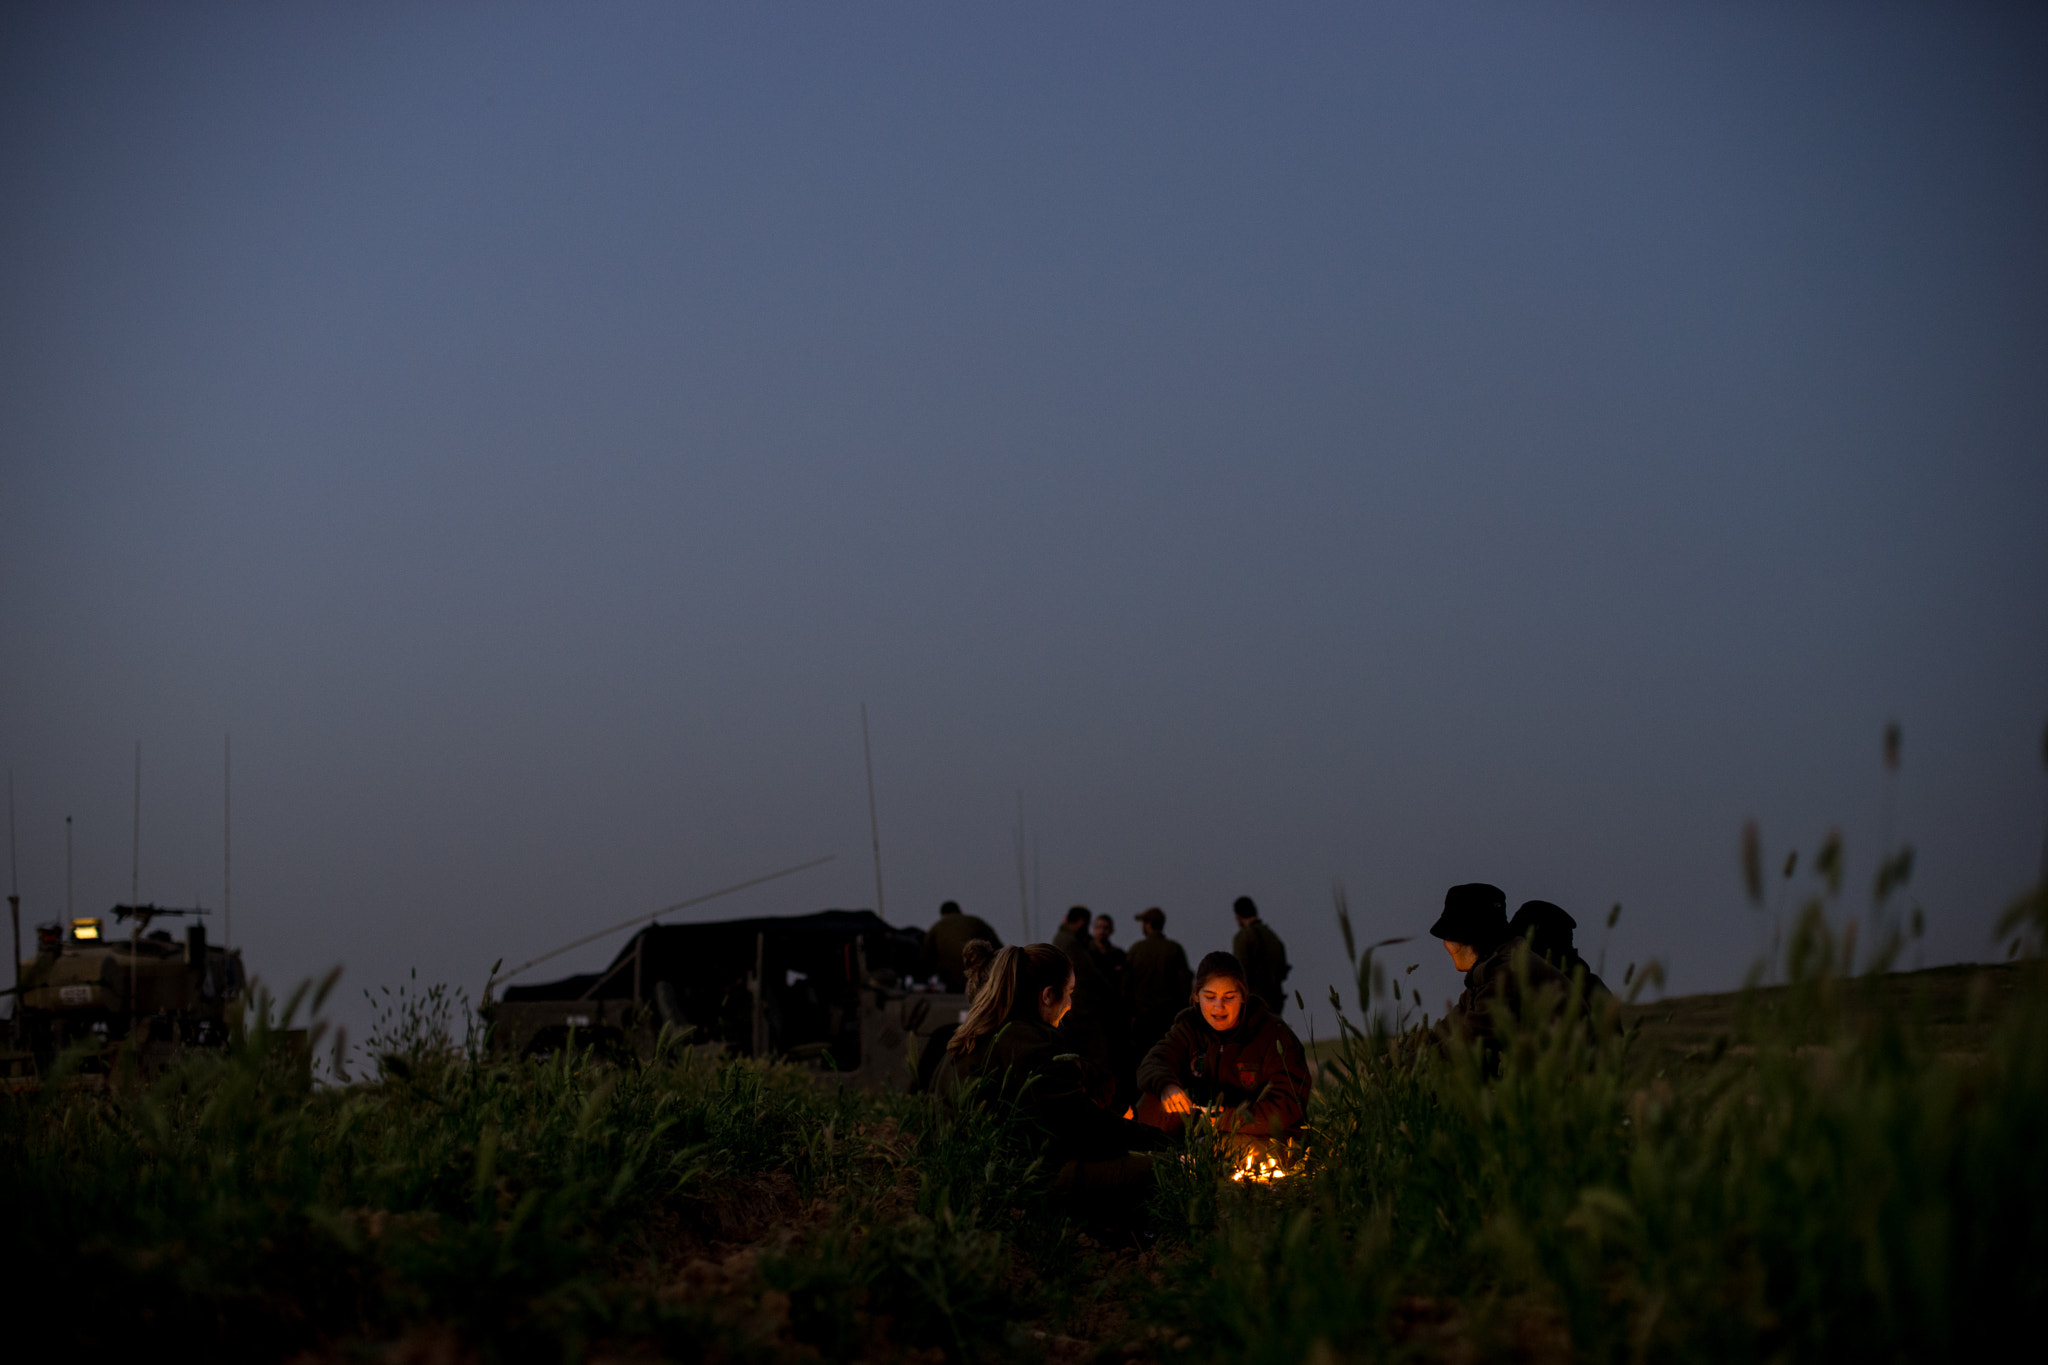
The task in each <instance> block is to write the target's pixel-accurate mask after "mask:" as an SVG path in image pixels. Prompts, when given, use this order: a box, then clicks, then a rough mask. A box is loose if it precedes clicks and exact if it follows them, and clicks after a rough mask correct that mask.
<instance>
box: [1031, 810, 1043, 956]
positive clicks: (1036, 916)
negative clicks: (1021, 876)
mask: <svg viewBox="0 0 2048 1365" xmlns="http://www.w3.org/2000/svg"><path fill="white" fill-rule="evenodd" d="M1044 888H1045V884H1044V882H1042V881H1040V880H1039V876H1038V836H1037V835H1036V834H1034V835H1032V836H1031V918H1032V921H1033V922H1034V923H1037V924H1043V923H1045V905H1044V899H1045V898H1044V895H1043V894H1042V893H1043V891H1044ZM1033 937H1036V935H1033Z"/></svg>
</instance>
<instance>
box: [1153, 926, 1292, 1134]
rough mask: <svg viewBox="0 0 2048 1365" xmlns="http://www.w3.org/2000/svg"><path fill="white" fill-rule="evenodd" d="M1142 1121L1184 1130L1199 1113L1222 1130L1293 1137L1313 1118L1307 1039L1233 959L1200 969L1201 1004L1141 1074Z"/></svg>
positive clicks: (1205, 962) (1219, 957) (1178, 1022)
mask: <svg viewBox="0 0 2048 1365" xmlns="http://www.w3.org/2000/svg"><path fill="white" fill-rule="evenodd" d="M1138 1089H1139V1090H1140V1091H1141V1092H1143V1099H1141V1100H1140V1102H1139V1108H1138V1117H1139V1118H1140V1119H1142V1120H1144V1121H1145V1122H1147V1123H1150V1124H1153V1125H1154V1126H1156V1127H1160V1128H1178V1127H1180V1125H1181V1123H1182V1122H1183V1116H1184V1115H1187V1114H1191V1113H1193V1112H1195V1111H1196V1110H1202V1111H1204V1112H1205V1113H1207V1114H1208V1115H1209V1118H1210V1121H1211V1123H1213V1124H1214V1125H1215V1126H1216V1128H1217V1129H1218V1130H1219V1131H1221V1132H1226V1133H1234V1134H1236V1135H1238V1136H1239V1137H1247V1138H1272V1139H1286V1138H1290V1137H1298V1136H1299V1135H1300V1134H1301V1127H1302V1121H1303V1120H1304V1119H1305V1118H1307V1116H1308V1092H1309V1071H1308V1059H1307V1057H1306V1056H1304V1055H1303V1053H1302V1050H1301V1039H1299V1038H1297V1037H1295V1036H1294V1030H1293V1029H1291V1028H1289V1027H1287V1025H1286V1024H1284V1023H1282V1022H1281V1021H1280V1019H1279V1017H1278V1016H1277V1015H1275V1014H1273V1013H1272V1012H1271V1011H1270V1010H1268V1009H1267V1008H1266V1007H1265V1005H1264V1004H1263V1003H1262V1002H1261V1001H1260V1000H1259V999H1258V997H1256V996H1254V995H1253V994H1252V993H1251V991H1250V989H1249V988H1248V987H1247V986H1246V985H1245V979H1244V968H1243V967H1242V966H1241V965H1239V963H1238V960H1237V959H1236V958H1235V957H1232V956H1231V955H1230V954H1229V953H1211V954H1209V955H1208V956H1207V957H1205V958H1203V959H1202V963H1201V965H1200V966H1199V967H1197V968H1196V969H1195V991H1194V1003H1193V1004H1192V1005H1190V1006H1189V1007H1188V1008H1186V1009H1184V1010H1182V1011H1181V1012H1180V1015H1179V1017H1178V1018H1176V1019H1175V1020H1174V1021H1173V1027H1172V1028H1170V1029H1168V1030H1167V1031H1166V1036H1165V1037H1164V1038H1161V1039H1160V1040H1159V1041H1158V1042H1157V1043H1155V1044H1154V1045H1153V1047H1152V1050H1151V1051H1150V1052H1149V1053H1147V1054H1146V1055H1145V1061H1144V1064H1143V1065H1141V1066H1140V1067H1139V1068H1138Z"/></svg>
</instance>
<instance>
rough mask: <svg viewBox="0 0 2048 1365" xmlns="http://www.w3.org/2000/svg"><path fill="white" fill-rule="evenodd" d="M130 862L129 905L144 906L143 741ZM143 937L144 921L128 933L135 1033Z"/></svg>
mask: <svg viewBox="0 0 2048 1365" xmlns="http://www.w3.org/2000/svg"><path fill="white" fill-rule="evenodd" d="M129 847H130V848H131V849H132V850H133V852H132V854H131V856H130V858H129V862H128V903H129V904H130V905H140V904H142V741H141V740H139V739H138V740H136V741H135V840H134V842H133V843H132V844H130V845H129ZM141 937H142V920H141V917H139V916H138V917H137V918H136V921H135V927H134V928H133V929H130V930H129V931H128V1031H129V1033H131V1034H133V1033H134V1032H135V1006H136V999H135V957H136V951H135V944H136V941H137V940H138V939H140V938H141Z"/></svg>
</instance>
